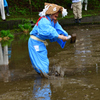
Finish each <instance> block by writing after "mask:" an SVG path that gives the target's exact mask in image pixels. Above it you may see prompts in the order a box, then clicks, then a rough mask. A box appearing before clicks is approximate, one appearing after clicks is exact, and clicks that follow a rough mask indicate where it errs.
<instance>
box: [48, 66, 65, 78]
mask: <svg viewBox="0 0 100 100" xmlns="http://www.w3.org/2000/svg"><path fill="white" fill-rule="evenodd" d="M49 75H50V76H54V77H58V76H59V77H64V69H62V68H61V66H53V67H52V69H51V71H50V73H49Z"/></svg>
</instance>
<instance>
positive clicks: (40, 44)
mask: <svg viewBox="0 0 100 100" xmlns="http://www.w3.org/2000/svg"><path fill="white" fill-rule="evenodd" d="M60 12H61V13H62V17H65V16H66V15H67V10H66V9H65V8H64V7H62V6H59V5H56V4H53V3H45V8H44V9H43V11H41V12H40V13H39V16H40V18H39V19H38V21H37V23H36V24H35V26H34V27H33V29H32V31H31V32H30V38H29V40H28V50H29V56H30V60H31V63H32V65H33V68H34V69H35V71H36V72H37V73H39V74H40V75H41V76H43V77H48V74H49V59H48V57H47V49H46V45H47V42H46V40H47V39H49V40H50V42H56V41H57V42H58V43H59V45H60V46H61V47H62V48H64V46H65V43H66V41H67V40H68V39H69V38H71V36H70V35H68V33H67V32H66V31H65V30H64V29H63V28H62V27H61V25H60V24H59V23H58V21H57V18H58V15H59V13H60Z"/></svg>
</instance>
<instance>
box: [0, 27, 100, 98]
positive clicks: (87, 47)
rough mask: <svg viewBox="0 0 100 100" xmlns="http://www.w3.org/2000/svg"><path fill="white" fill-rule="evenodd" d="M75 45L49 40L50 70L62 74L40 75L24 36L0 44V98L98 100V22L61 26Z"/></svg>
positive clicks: (99, 45)
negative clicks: (47, 77)
mask: <svg viewBox="0 0 100 100" xmlns="http://www.w3.org/2000/svg"><path fill="white" fill-rule="evenodd" d="M64 29H65V30H66V31H67V32H68V33H69V34H72V33H76V34H77V40H76V43H75V44H70V41H68V42H67V43H66V46H65V48H64V49H61V48H60V46H59V45H58V44H57V43H49V46H48V47H47V49H48V57H49V61H50V69H51V68H52V67H54V66H55V67H60V71H61V72H62V73H63V74H64V77H57V78H56V79H44V78H41V77H40V76H39V75H38V74H37V73H36V72H35V71H34V69H33V68H32V65H31V62H30V59H29V54H28V47H27V42H28V41H27V39H28V37H27V36H25V35H20V36H17V37H16V38H15V40H14V41H13V42H11V44H10V45H9V46H8V45H4V46H3V44H2V43H0V100H100V95H99V94H100V85H99V84H100V41H99V40H100V25H85V26H70V27H64Z"/></svg>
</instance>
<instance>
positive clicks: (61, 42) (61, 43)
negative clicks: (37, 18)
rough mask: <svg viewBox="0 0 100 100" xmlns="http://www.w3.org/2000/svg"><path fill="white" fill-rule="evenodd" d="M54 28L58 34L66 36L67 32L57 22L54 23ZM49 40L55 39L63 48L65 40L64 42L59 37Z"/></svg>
mask: <svg viewBox="0 0 100 100" xmlns="http://www.w3.org/2000/svg"><path fill="white" fill-rule="evenodd" d="M54 28H55V29H56V31H57V33H58V34H62V35H64V36H68V33H67V32H66V31H65V30H64V29H63V28H62V27H61V25H60V24H59V23H58V22H57V23H56V24H55V26H54ZM50 41H51V42H53V41H57V42H58V44H59V45H60V46H61V48H64V46H65V44H66V41H65V42H64V41H63V40H62V39H59V38H57V39H51V40H50Z"/></svg>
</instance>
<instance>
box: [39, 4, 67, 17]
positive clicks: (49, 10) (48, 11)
mask: <svg viewBox="0 0 100 100" xmlns="http://www.w3.org/2000/svg"><path fill="white" fill-rule="evenodd" d="M57 12H61V13H62V17H65V16H66V15H67V10H66V9H64V8H63V7H62V6H59V5H57V4H53V3H45V7H44V9H43V11H42V12H40V13H39V16H45V15H52V14H55V13H57Z"/></svg>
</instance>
